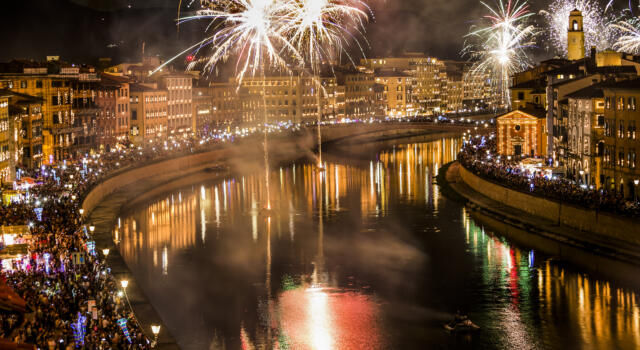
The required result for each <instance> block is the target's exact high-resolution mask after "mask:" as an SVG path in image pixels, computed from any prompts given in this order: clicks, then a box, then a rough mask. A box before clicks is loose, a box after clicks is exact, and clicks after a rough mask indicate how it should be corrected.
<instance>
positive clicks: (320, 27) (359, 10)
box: [285, 0, 370, 72]
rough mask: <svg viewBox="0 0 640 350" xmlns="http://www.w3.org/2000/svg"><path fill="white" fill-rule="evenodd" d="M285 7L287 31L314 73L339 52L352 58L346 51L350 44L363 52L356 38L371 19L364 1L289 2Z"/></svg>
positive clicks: (295, 0)
mask: <svg viewBox="0 0 640 350" xmlns="http://www.w3.org/2000/svg"><path fill="white" fill-rule="evenodd" d="M285 4H286V9H287V10H286V12H287V13H288V16H287V18H286V21H285V23H286V25H285V32H286V33H287V35H288V36H289V37H290V41H291V43H292V44H294V45H295V46H296V48H297V49H298V52H299V53H300V54H301V55H302V56H303V57H304V59H305V63H307V64H309V65H310V66H311V68H312V69H313V70H314V72H316V71H317V69H318V68H319V66H320V65H321V64H322V62H323V61H326V60H332V59H335V55H337V54H338V53H342V52H344V53H345V54H346V55H347V56H348V57H350V56H349V52H348V51H347V50H346V49H345V48H346V47H348V45H349V44H350V43H355V44H356V45H357V46H358V48H359V49H360V52H362V51H363V50H362V46H361V45H360V41H359V40H358V38H357V37H356V35H358V36H362V34H363V33H364V29H365V28H364V26H365V23H366V22H367V20H368V18H369V16H368V12H367V10H369V7H368V5H367V4H366V3H365V2H363V1H360V0H353V1H336V0H289V1H286V2H285ZM369 13H370V11H369Z"/></svg>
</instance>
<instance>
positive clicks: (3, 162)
mask: <svg viewBox="0 0 640 350" xmlns="http://www.w3.org/2000/svg"><path fill="white" fill-rule="evenodd" d="M10 97H11V94H8V93H6V92H5V93H2V94H0V180H2V183H5V182H8V181H12V180H13V179H12V176H11V173H12V171H11V165H10V164H9V163H10V162H9V158H10V153H9V142H10V140H11V134H10V133H9V98H10Z"/></svg>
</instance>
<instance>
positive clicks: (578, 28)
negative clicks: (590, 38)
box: [565, 19, 580, 31]
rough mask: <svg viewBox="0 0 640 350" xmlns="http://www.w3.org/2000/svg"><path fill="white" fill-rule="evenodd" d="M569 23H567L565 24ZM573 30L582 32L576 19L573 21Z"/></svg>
mask: <svg viewBox="0 0 640 350" xmlns="http://www.w3.org/2000/svg"><path fill="white" fill-rule="evenodd" d="M565 23H567V22H565ZM571 28H572V29H573V30H575V31H577V30H580V27H579V26H578V21H576V20H575V19H574V20H573V23H572V24H571Z"/></svg>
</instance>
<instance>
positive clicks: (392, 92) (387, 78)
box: [375, 70, 415, 118]
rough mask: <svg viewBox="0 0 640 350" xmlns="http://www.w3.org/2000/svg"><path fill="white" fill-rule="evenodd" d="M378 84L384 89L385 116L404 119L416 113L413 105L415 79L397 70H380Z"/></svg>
mask: <svg viewBox="0 0 640 350" xmlns="http://www.w3.org/2000/svg"><path fill="white" fill-rule="evenodd" d="M375 76H376V84H380V85H382V86H383V87H384V90H383V95H382V103H383V108H384V112H385V116H386V117H389V118H402V117H406V116H412V115H413V114H414V113H415V110H414V107H413V104H412V103H411V88H412V85H413V80H414V79H413V77H411V76H409V75H408V74H405V73H403V72H400V71H397V70H378V71H376V73H375Z"/></svg>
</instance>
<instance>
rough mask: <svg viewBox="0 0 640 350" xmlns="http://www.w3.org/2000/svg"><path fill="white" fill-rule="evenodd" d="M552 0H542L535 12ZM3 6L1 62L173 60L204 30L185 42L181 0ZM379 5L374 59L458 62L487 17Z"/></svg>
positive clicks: (386, 2)
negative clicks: (391, 56)
mask: <svg viewBox="0 0 640 350" xmlns="http://www.w3.org/2000/svg"><path fill="white" fill-rule="evenodd" d="M189 1H190V0H184V2H185V3H188V2H189ZM548 1H549V0H545V1H544V3H543V2H538V1H536V2H535V5H532V10H533V11H535V12H537V11H538V10H539V9H540V7H541V6H544V4H545V3H547V2H548ZM370 3H371V1H370ZM129 5H130V6H131V8H129ZM3 6H4V8H3V13H4V14H5V17H7V18H5V20H3V21H0V28H1V29H2V33H3V35H2V37H1V39H0V43H1V45H2V49H1V50H0V60H2V61H7V60H10V59H12V58H34V59H42V58H44V56H46V55H59V56H62V58H63V59H64V60H66V61H72V62H77V63H95V61H96V59H97V58H98V57H111V58H113V59H114V61H115V62H118V61H121V60H126V59H136V60H137V59H138V58H139V57H140V52H141V46H142V45H141V44H142V42H143V41H144V42H146V44H147V45H146V46H147V49H148V51H147V52H148V53H150V54H160V55H161V56H164V57H166V56H170V55H172V54H173V53H176V52H178V51H179V50H180V49H181V48H184V47H187V46H189V44H190V43H193V42H195V41H196V39H197V38H198V36H199V34H201V33H202V31H201V28H200V26H198V25H197V24H196V25H192V24H188V25H186V28H185V26H183V27H182V30H181V35H180V37H178V34H177V30H176V25H175V18H176V17H177V7H178V0H20V1H4V2H3ZM372 7H373V10H374V13H375V20H374V21H372V23H371V24H370V25H369V29H368V33H367V39H368V42H369V44H370V46H371V49H370V50H369V52H367V55H368V56H375V55H385V54H388V53H399V52H402V51H403V50H408V51H422V52H426V53H428V54H429V55H433V56H436V57H441V58H459V57H460V50H461V48H462V46H463V38H462V37H463V36H464V34H466V33H467V32H468V30H469V27H470V26H471V25H472V24H473V23H474V22H473V21H476V20H478V18H480V17H481V16H482V15H483V14H484V13H485V12H486V9H484V8H483V7H482V5H481V4H480V3H479V1H475V0H374V1H373V4H372ZM108 45H111V46H112V47H111V48H110V47H108ZM114 45H117V46H116V47H113V46H114Z"/></svg>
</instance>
